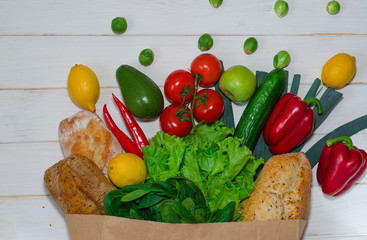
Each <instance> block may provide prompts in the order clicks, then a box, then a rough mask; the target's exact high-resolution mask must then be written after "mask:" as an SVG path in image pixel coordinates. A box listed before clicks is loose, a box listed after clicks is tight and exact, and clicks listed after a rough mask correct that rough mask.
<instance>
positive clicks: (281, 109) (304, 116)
mask: <svg viewBox="0 0 367 240" xmlns="http://www.w3.org/2000/svg"><path fill="white" fill-rule="evenodd" d="M312 103H315V104H316V105H317V110H318V114H321V113H322V109H321V103H320V101H319V100H318V99H317V98H314V97H311V98H308V99H306V100H304V101H303V100H302V99H301V98H299V97H298V96H297V95H295V94H293V93H287V94H285V95H284V96H283V97H281V98H280V99H279V101H278V103H277V104H276V105H275V108H274V109H273V111H272V113H271V114H270V117H269V119H268V121H267V122H266V124H265V128H264V132H263V135H264V140H265V143H266V144H267V145H268V146H269V150H270V152H271V153H273V154H282V153H287V152H290V151H291V150H293V149H295V148H296V147H297V146H299V145H300V144H301V143H302V142H303V141H305V140H306V138H307V137H308V136H310V135H311V133H312V131H313V128H314V121H315V117H314V113H313V111H312V109H311V108H310V107H309V106H308V105H310V104H312Z"/></svg>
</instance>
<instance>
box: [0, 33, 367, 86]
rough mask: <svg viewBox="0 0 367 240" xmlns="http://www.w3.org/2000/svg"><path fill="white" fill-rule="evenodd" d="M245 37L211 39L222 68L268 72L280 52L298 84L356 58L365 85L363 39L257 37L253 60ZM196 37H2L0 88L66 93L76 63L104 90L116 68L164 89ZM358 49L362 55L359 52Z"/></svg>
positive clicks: (184, 65)
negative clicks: (145, 58)
mask: <svg viewBox="0 0 367 240" xmlns="http://www.w3.org/2000/svg"><path fill="white" fill-rule="evenodd" d="M246 38H247V37H245V36H214V46H213V48H212V49H211V50H210V51H209V53H212V54H214V55H216V56H217V57H218V58H219V59H221V60H222V61H223V63H224V66H225V68H226V69H227V68H229V67H231V66H233V65H238V64H241V65H245V66H247V67H248V68H249V69H251V70H252V71H254V72H255V71H256V70H261V71H270V70H272V68H273V57H274V55H275V54H276V53H277V52H278V51H280V50H283V49H285V50H287V51H288V52H289V53H290V55H291V58H292V60H291V64H290V65H289V66H288V67H287V70H288V71H289V72H290V74H291V75H293V74H301V75H302V79H301V81H302V83H312V82H313V80H314V79H315V78H320V76H321V70H322V67H323V65H324V64H325V62H326V61H327V60H328V59H329V58H331V57H332V56H334V55H335V54H337V53H340V52H346V53H348V54H350V55H353V56H355V57H356V59H357V69H358V72H357V74H356V76H355V78H354V79H353V81H352V83H353V84H359V83H367V71H366V70H365V68H364V66H366V65H367V56H366V54H364V51H363V49H364V48H365V42H366V41H367V36H340V37H337V38H336V37H332V36H258V37H256V38H257V40H258V42H259V47H258V50H257V51H256V52H255V53H254V54H252V55H246V54H245V53H244V52H243V43H244V41H245V39H246ZM197 40H198V37H197V36H164V37H160V36H125V37H116V36H98V37H89V36H66V37H65V36H62V37H60V36H59V37H56V36H47V37H44V36H41V37H40V36H38V37H27V36H20V37H1V36H0V52H1V53H2V56H4V57H2V58H0V66H2V68H1V69H2V71H1V73H2V79H1V81H0V88H5V89H7V88H18V89H19V88H64V87H66V82H67V77H68V74H69V71H70V68H71V67H72V66H74V65H75V64H85V65H87V66H89V67H90V68H91V69H92V70H93V71H94V72H95V73H96V74H97V76H98V78H99V82H100V84H101V86H103V87H116V86H117V82H116V78H115V72H116V69H117V68H118V67H119V66H120V65H121V64H129V65H132V66H134V67H136V68H138V69H139V70H140V71H142V72H144V73H145V74H147V75H148V76H150V77H151V78H152V79H153V80H154V81H156V82H157V84H159V85H161V86H163V84H164V81H165V80H166V78H167V76H168V75H169V74H170V73H171V72H172V71H174V70H176V69H189V68H190V64H191V61H192V60H193V59H194V58H195V57H196V56H198V55H199V54H201V53H202V52H201V51H200V50H199V49H198V47H197ZM148 47H149V48H151V49H152V50H153V51H154V52H155V60H154V62H153V64H152V65H151V66H149V67H143V66H142V65H140V63H139V62H138V55H139V53H140V51H141V50H142V49H144V48H148ZM361 49H362V51H361Z"/></svg>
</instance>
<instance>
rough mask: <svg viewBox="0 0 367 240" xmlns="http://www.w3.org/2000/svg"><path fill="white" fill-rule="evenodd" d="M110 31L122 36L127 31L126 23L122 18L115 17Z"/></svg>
mask: <svg viewBox="0 0 367 240" xmlns="http://www.w3.org/2000/svg"><path fill="white" fill-rule="evenodd" d="M111 28H112V31H113V32H114V33H116V34H123V33H124V32H125V31H126V29H127V22H126V19H125V18H124V17H117V18H114V19H113V20H112V23H111Z"/></svg>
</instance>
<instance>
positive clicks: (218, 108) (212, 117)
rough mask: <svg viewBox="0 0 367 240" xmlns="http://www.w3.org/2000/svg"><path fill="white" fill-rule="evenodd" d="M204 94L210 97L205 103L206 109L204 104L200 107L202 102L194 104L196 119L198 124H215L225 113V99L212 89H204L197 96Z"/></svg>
mask: <svg viewBox="0 0 367 240" xmlns="http://www.w3.org/2000/svg"><path fill="white" fill-rule="evenodd" d="M204 94H206V95H207V96H208V99H207V100H206V102H205V108H204V105H203V104H200V105H198V104H199V103H200V100H199V99H197V100H196V101H195V104H194V106H195V108H194V117H195V119H196V121H198V122H201V121H204V123H206V124H210V123H214V122H215V121H217V120H218V119H219V118H220V116H221V115H222V113H223V111H224V102H223V98H222V96H221V95H220V94H219V93H218V92H216V91H214V90H212V89H202V90H200V91H198V92H197V94H196V96H202V95H204ZM196 106H197V107H196Z"/></svg>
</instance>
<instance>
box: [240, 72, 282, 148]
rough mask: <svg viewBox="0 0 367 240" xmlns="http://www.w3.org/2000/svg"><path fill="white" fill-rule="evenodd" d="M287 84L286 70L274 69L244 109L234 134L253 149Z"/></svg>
mask: <svg viewBox="0 0 367 240" xmlns="http://www.w3.org/2000/svg"><path fill="white" fill-rule="evenodd" d="M285 85H286V74H285V71H284V70H283V69H282V68H276V69H274V70H273V71H271V72H270V73H269V74H268V75H267V76H266V78H265V80H264V81H263V82H262V83H261V85H260V86H259V87H258V89H257V90H256V92H255V94H254V95H253V96H252V98H251V100H250V102H249V103H248V104H247V106H246V108H245V110H244V111H243V113H242V116H241V118H240V120H239V122H238V124H237V126H236V129H235V132H234V136H235V137H237V138H239V139H240V140H241V142H242V144H243V145H245V146H247V147H248V148H249V149H250V150H251V151H253V150H254V148H255V145H256V143H257V141H258V139H259V136H260V134H261V132H262V130H263V128H264V126H265V123H266V121H267V120H268V118H269V117H270V114H271V112H272V111H273V109H274V107H275V104H276V103H277V102H278V100H279V98H280V97H281V96H282V93H283V91H284V88H285Z"/></svg>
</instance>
